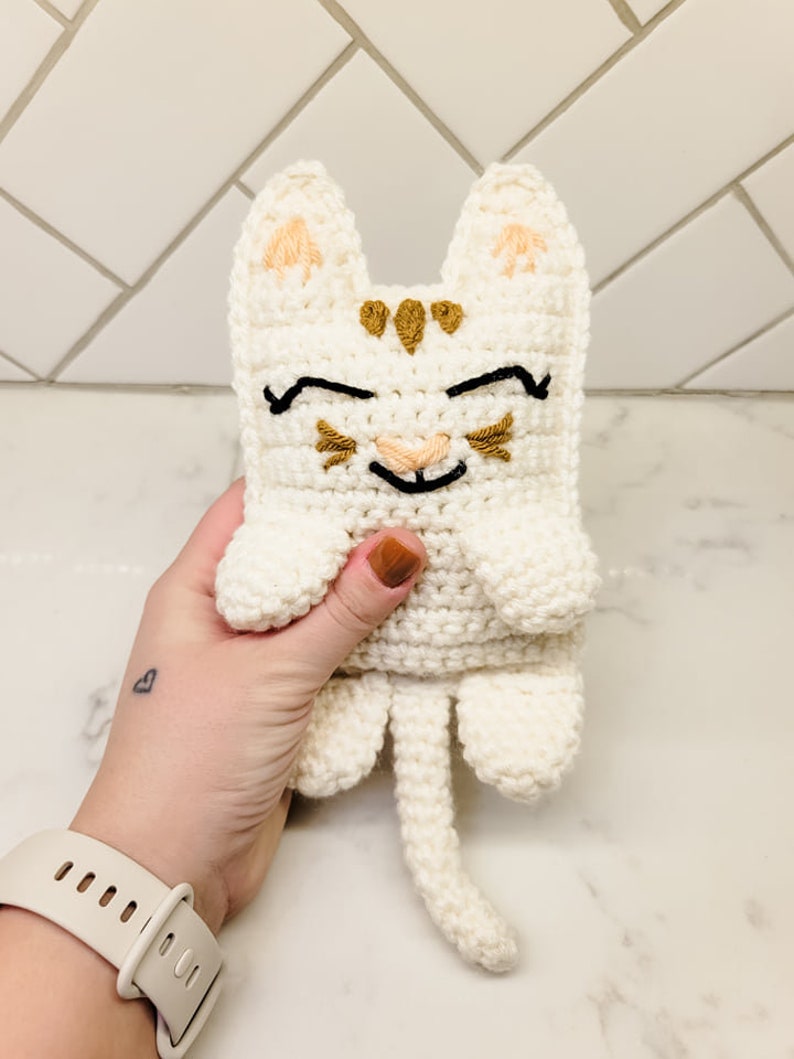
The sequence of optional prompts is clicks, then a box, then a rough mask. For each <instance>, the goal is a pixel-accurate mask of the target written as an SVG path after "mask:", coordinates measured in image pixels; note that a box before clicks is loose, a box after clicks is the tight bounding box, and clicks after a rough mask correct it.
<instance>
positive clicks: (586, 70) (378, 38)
mask: <svg viewBox="0 0 794 1059" xmlns="http://www.w3.org/2000/svg"><path fill="white" fill-rule="evenodd" d="M345 7H346V9H347V11H348V12H349V13H350V14H351V15H352V16H353V18H355V19H356V20H357V22H358V23H359V25H360V26H361V28H362V29H363V30H364V32H365V33H366V34H367V35H368V36H369V37H370V38H371V39H372V40H373V41H374V42H375V44H376V45H377V46H378V48H380V50H381V51H382V53H383V54H384V55H385V56H386V58H387V59H389V60H390V61H391V62H392V63H393V64H394V66H395V67H396V68H397V69H398V70H399V71H400V73H401V74H402V75H403V77H405V78H406V80H407V81H408V82H409V83H410V84H411V85H412V86H413V88H415V89H416V91H417V92H418V93H419V95H420V96H421V98H422V99H423V100H424V101H425V102H426V103H427V104H428V105H429V106H430V107H431V108H432V109H433V110H434V111H435V113H436V114H438V116H439V117H440V118H441V120H442V121H444V122H446V124H447V125H449V127H450V128H451V129H452V131H453V132H454V133H455V134H456V135H457V136H458V137H459V138H460V139H461V140H462V141H463V143H464V144H465V145H466V146H467V147H468V148H469V150H471V151H472V152H473V153H474V155H475V156H476V157H477V158H479V160H480V161H481V162H489V161H491V160H492V159H494V158H496V157H498V156H499V155H500V154H502V153H504V152H505V151H507V150H508V149H509V148H510V147H511V146H512V145H513V144H514V143H515V142H516V141H517V140H518V139H520V137H521V136H523V135H524V133H526V132H527V130H529V129H531V128H532V126H533V125H535V124H536V123H537V122H538V121H540V119H541V118H543V117H544V116H545V115H546V114H547V113H548V112H549V111H550V110H551V109H552V108H553V107H554V106H555V105H556V104H557V103H558V102H559V100H560V99H562V98H564V97H565V96H566V95H568V93H569V92H571V91H572V90H573V89H574V88H576V86H577V85H578V84H580V83H581V82H582V81H584V79H585V78H586V77H587V76H588V75H589V74H590V73H591V72H592V71H593V70H594V69H595V68H596V67H597V66H599V65H600V63H602V62H603V60H604V59H606V58H607V57H608V56H609V55H610V54H611V53H612V52H613V51H615V50H616V49H617V48H618V47H619V46H620V44H621V43H622V42H623V41H624V40H626V38H627V37H628V36H629V35H630V34H629V32H628V30H627V29H626V27H625V26H624V25H623V24H622V23H621V22H620V21H619V20H618V18H617V16H616V15H615V13H614V11H613V10H612V8H611V7H610V5H609V4H608V3H607V0H555V2H554V3H553V4H550V3H537V2H534V3H527V2H518V0H489V3H488V4H487V5H486V4H483V3H459V2H454V0H434V2H431V3H428V2H427V0H402V3H400V4H395V3H390V2H388V0H348V2H347V3H346V4H345ZM572 27H575V31H573V32H572Z"/></svg>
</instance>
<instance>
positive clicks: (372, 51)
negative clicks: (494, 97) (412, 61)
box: [317, 0, 683, 176]
mask: <svg viewBox="0 0 794 1059" xmlns="http://www.w3.org/2000/svg"><path fill="white" fill-rule="evenodd" d="M317 2H318V3H319V5H320V6H321V7H323V8H324V9H325V10H326V11H327V12H328V14H329V15H330V16H331V18H333V19H334V20H335V21H336V22H338V23H339V25H340V26H341V27H342V29H343V30H344V31H345V32H346V33H349V34H350V36H351V37H352V38H353V40H355V41H357V42H358V44H359V46H360V47H361V49H362V51H365V52H366V53H367V55H369V57H370V59H372V60H373V61H374V62H376V63H377V64H378V66H379V67H380V68H381V70H383V72H384V73H385V74H386V76H387V77H388V78H389V79H390V80H391V81H392V82H393V83H394V84H395V85H396V86H397V88H399V89H400V91H401V92H402V93H403V95H405V96H407V98H408V99H409V100H410V101H411V103H413V105H414V106H415V107H416V109H417V110H418V111H419V112H420V113H421V114H422V115H424V117H425V118H426V119H427V120H428V121H429V122H430V124H431V125H432V126H433V128H434V129H435V130H436V132H437V133H438V134H439V135H440V136H441V137H442V138H443V139H444V140H446V141H447V143H448V144H449V146H450V147H451V148H452V149H453V150H454V151H456V152H457V154H459V155H460V157H461V158H462V159H463V161H464V162H465V163H466V165H468V166H469V168H470V169H472V170H474V172H475V173H476V174H477V176H482V174H483V171H484V167H483V166H482V165H481V163H480V162H479V161H478V160H477V159H476V158H475V157H474V155H473V154H472V153H471V151H470V150H469V149H468V147H466V146H465V144H464V143H463V142H462V141H461V140H459V139H458V137H457V136H456V135H455V133H454V132H453V131H452V130H451V129H450V128H449V127H448V126H447V125H445V124H444V122H443V121H442V120H441V118H439V117H438V115H437V114H436V113H435V112H434V111H433V110H431V109H430V107H429V106H428V105H427V103H425V101H424V100H423V99H422V97H421V96H420V95H419V94H418V93H417V92H416V90H415V89H414V88H413V87H412V86H411V85H410V84H409V83H408V82H407V81H406V80H405V78H404V77H403V76H402V74H401V73H399V71H398V70H397V69H396V68H395V67H394V66H392V64H391V63H390V62H389V60H388V59H387V58H386V56H385V55H383V53H382V52H380V51H379V50H378V49H377V48H376V47H375V45H374V44H373V43H372V41H371V40H370V39H369V37H368V36H367V35H366V33H365V32H364V31H363V30H362V28H361V26H359V24H358V23H357V22H355V21H354V20H353V19H352V18H351V17H350V15H348V13H347V11H345V9H344V8H343V7H342V5H341V4H340V3H338V2H337V0H317ZM677 2H681V3H683V0H677Z"/></svg>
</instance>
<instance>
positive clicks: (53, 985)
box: [0, 907, 157, 1059]
mask: <svg viewBox="0 0 794 1059" xmlns="http://www.w3.org/2000/svg"><path fill="white" fill-rule="evenodd" d="M116 974H117V972H116V970H115V969H114V968H113V967H111V965H110V964H109V963H107V962H106V961H105V960H104V959H103V958H102V957H101V956H98V955H97V953H95V952H94V951H93V950H92V949H89V948H88V947H87V946H86V945H84V944H83V943H82V942H81V941H78V940H77V938H74V937H72V935H71V934H68V933H67V932H66V931H64V930H61V928H60V927H58V926H56V925H55V924H54V923H50V922H48V921H47V920H45V919H42V918H41V917H39V916H37V915H34V914H33V913H31V912H25V911H22V910H21V909H18V908H8V907H5V908H0V1026H2V1028H3V1030H2V1035H0V1059H41V1057H42V1056H48V1057H51V1059H157V1049H156V1046H155V1026H154V1011H153V1008H152V1006H151V1005H150V1004H149V1003H148V1001H145V1000H122V999H120V998H119V997H118V996H117V995H116Z"/></svg>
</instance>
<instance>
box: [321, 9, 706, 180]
mask: <svg viewBox="0 0 794 1059" xmlns="http://www.w3.org/2000/svg"><path fill="white" fill-rule="evenodd" d="M321 2H322V0H321ZM610 2H611V0H610ZM684 2H685V0H672V2H671V3H669V4H668V5H667V7H663V8H662V10H661V11H659V12H658V13H657V14H656V15H654V17H653V18H652V19H651V20H650V22H646V23H645V25H644V26H642V27H641V28H640V29H639V30H638V31H637V32H636V33H635V34H634V36H633V37H629V39H628V40H627V41H624V43H623V44H621V46H620V47H619V48H618V50H617V51H615V52H613V53H612V54H611V55H610V56H609V58H608V59H605V60H604V62H602V63H601V65H600V66H599V67H598V68H597V69H595V70H594V71H593V72H592V73H591V74H590V76H589V77H586V78H585V80H584V81H582V83H581V84H580V85H577V87H576V88H574V90H573V91H572V92H570V93H569V94H568V95H567V96H566V97H565V99H563V100H561V101H560V102H559V103H558V104H557V106H556V107H554V109H553V110H550V111H549V113H548V114H547V115H546V117H545V118H541V120H540V121H539V122H538V123H537V125H535V126H534V127H533V128H531V129H530V130H529V132H527V133H525V134H524V135H523V136H522V137H521V139H520V140H519V141H518V142H517V143H515V144H513V146H512V147H511V148H510V149H509V150H508V151H506V152H505V153H504V154H503V155H502V159H501V160H502V161H503V162H509V161H510V159H511V158H512V157H513V155H515V154H518V152H519V151H521V150H523V148H524V147H526V146H527V144H529V143H531V142H532V140H534V139H535V137H536V136H539V135H540V133H542V132H543V130H544V129H545V128H547V127H548V126H549V125H551V123H552V122H553V121H556V120H557V118H559V117H560V116H561V115H562V114H564V113H565V111H566V110H568V109H569V108H570V107H572V106H573V104H574V103H575V102H576V101H577V100H578V99H579V98H580V97H581V96H583V95H584V94H585V92H587V91H588V89H590V88H592V87H593V85H594V84H595V83H596V82H597V81H600V80H601V78H602V77H603V76H604V75H605V74H607V73H609V71H610V70H611V69H612V67H613V66H617V64H618V63H619V62H620V60H621V59H622V58H623V57H624V56H625V55H627V54H628V52H630V51H633V50H634V48H636V47H637V45H638V44H641V43H642V42H643V41H644V40H646V39H647V38H648V37H649V36H650V34H651V33H653V31H654V30H655V29H656V27H657V26H659V25H661V23H662V22H664V21H665V19H667V18H669V17H670V15H672V14H673V12H675V11H677V10H678V8H679V7H681V5H682V4H683V3H684ZM613 6H614V5H613Z"/></svg>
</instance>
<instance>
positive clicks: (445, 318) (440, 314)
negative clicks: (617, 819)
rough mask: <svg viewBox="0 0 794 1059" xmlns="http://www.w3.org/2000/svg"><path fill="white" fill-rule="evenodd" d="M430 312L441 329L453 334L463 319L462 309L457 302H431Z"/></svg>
mask: <svg viewBox="0 0 794 1059" xmlns="http://www.w3.org/2000/svg"><path fill="white" fill-rule="evenodd" d="M430 312H431V313H432V316H433V319H434V320H435V321H436V323H437V324H438V326H439V327H440V328H441V330H442V331H445V332H446V333H447V334H448V335H454V333H455V332H456V331H457V329H458V328H459V327H460V322H461V320H462V319H463V309H462V308H461V307H460V306H459V305H458V303H457V302H433V304H432V305H431V306H430Z"/></svg>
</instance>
